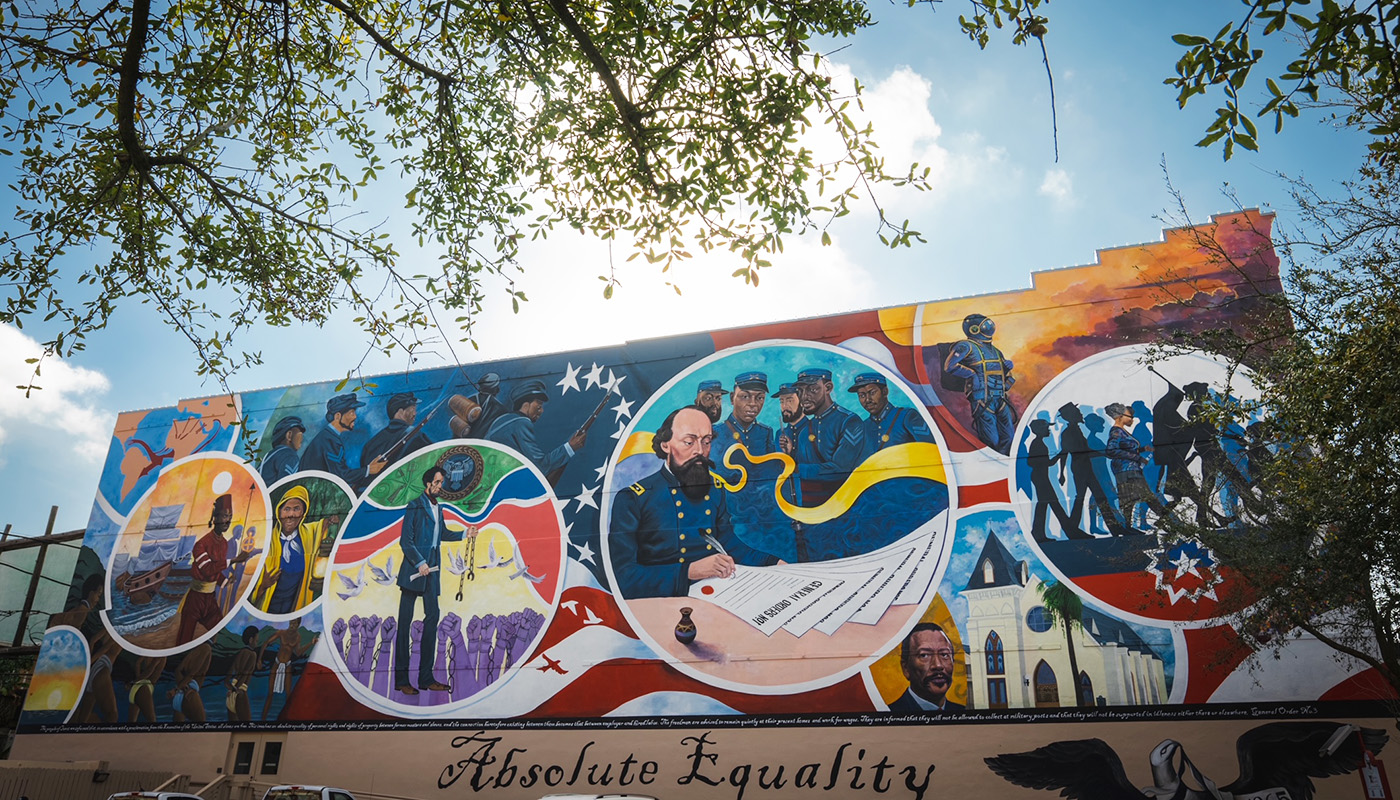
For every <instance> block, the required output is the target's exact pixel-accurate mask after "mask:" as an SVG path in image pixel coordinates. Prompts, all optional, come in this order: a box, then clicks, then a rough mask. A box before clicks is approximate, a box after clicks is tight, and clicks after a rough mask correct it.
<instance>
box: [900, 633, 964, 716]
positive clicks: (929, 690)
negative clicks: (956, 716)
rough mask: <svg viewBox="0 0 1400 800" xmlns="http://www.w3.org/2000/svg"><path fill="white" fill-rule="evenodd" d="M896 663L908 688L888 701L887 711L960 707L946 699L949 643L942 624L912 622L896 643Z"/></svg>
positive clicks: (949, 674)
mask: <svg viewBox="0 0 1400 800" xmlns="http://www.w3.org/2000/svg"><path fill="white" fill-rule="evenodd" d="M899 666H900V668H901V669H902V670H904V677H905V679H907V680H908V681H909V688H908V689H906V690H904V694H902V695H900V696H899V697H898V698H896V699H895V700H894V701H893V702H892V703H890V711H894V712H898V713H905V714H949V713H954V712H958V711H963V710H964V708H963V706H962V704H961V703H955V702H953V701H952V700H949V699H948V690H949V689H950V688H952V686H953V642H952V640H950V639H949V638H948V634H946V633H944V632H943V628H942V627H940V626H938V625H935V624H934V623H932V622H920V623H919V624H918V625H915V626H914V629H913V630H911V631H909V635H908V636H906V637H904V643H903V644H901V645H900V646H899Z"/></svg>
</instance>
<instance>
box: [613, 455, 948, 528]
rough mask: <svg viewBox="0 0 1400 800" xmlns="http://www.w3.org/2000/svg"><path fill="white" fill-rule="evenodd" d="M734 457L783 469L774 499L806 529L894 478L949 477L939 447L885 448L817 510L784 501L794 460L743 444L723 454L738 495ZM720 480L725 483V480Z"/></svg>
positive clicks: (744, 478) (743, 476)
mask: <svg viewBox="0 0 1400 800" xmlns="http://www.w3.org/2000/svg"><path fill="white" fill-rule="evenodd" d="M634 438H635V437H634ZM630 444H631V443H630V442H629V445H630ZM735 453H743V455H744V457H745V458H747V459H748V460H749V461H750V462H751V463H754V464H763V463H766V462H769V461H776V462H778V463H779V464H781V465H782V468H783V471H782V474H781V475H779V476H778V480H777V481H776V482H775V483H774V484H773V497H774V499H775V500H777V502H778V507H779V508H781V509H782V510H783V513H784V514H787V515H788V516H789V517H791V518H792V519H795V520H797V521H798V522H801V523H802V524H804V525H816V524H819V523H822V522H826V521H828V520H832V519H835V518H837V517H839V516H841V515H842V514H844V513H846V511H847V510H849V509H850V507H851V506H852V505H853V504H854V503H855V501H856V498H857V497H860V494H861V492H864V491H865V490H866V489H869V488H870V487H871V486H874V485H875V484H877V483H879V482H881V481H885V480H889V479H891V478H924V479H926V480H931V481H936V482H938V483H945V484H946V483H947V482H948V477H947V475H946V474H945V473H944V471H943V453H942V452H941V451H940V450H939V449H938V445H936V444H931V443H928V442H909V443H907V444H897V445H894V446H891V447H886V448H885V449H884V450H881V451H880V452H878V453H876V454H875V455H873V456H871V457H869V458H867V459H866V460H865V461H864V462H862V463H861V465H860V466H858V467H856V468H855V471H853V472H852V473H851V474H850V475H849V476H848V477H847V478H846V481H845V482H844V483H842V484H841V488H839V489H837V490H836V493H835V494H833V495H832V496H831V498H830V499H828V500H827V501H826V502H825V503H822V504H821V505H819V506H817V507H815V508H804V507H802V506H798V505H793V504H792V503H790V502H788V500H787V499H786V498H785V497H783V485H784V484H786V483H787V481H788V480H789V479H790V478H791V477H792V473H793V471H794V470H795V469H796V467H797V465H796V463H795V462H794V461H793V460H792V456H789V455H788V454H786V453H769V454H767V455H762V456H755V455H753V454H752V453H750V452H749V449H748V448H747V447H745V446H744V445H743V444H742V443H738V444H734V445H732V446H730V448H729V449H728V450H726V451H724V465H725V466H726V467H728V468H730V469H733V470H738V472H739V479H738V480H737V481H736V482H734V483H729V482H728V481H724V487H725V488H726V489H728V490H729V491H731V492H737V491H739V490H740V489H743V488H744V486H745V485H746V484H747V483H748V480H749V472H748V470H747V469H745V468H744V467H743V466H742V465H740V464H736V463H734V458H733V457H734V455H735ZM721 480H722V481H723V478H721Z"/></svg>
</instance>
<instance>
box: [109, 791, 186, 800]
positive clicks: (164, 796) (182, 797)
mask: <svg viewBox="0 0 1400 800" xmlns="http://www.w3.org/2000/svg"><path fill="white" fill-rule="evenodd" d="M107 800H204V798H203V797H200V796H199V795H197V794H189V793H188V792H117V793H116V794H114V795H111V796H109V797H108V798H107Z"/></svg>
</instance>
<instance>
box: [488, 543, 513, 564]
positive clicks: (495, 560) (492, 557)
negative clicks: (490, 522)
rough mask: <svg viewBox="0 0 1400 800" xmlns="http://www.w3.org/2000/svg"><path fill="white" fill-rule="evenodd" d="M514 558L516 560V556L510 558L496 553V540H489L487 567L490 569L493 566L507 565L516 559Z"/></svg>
mask: <svg viewBox="0 0 1400 800" xmlns="http://www.w3.org/2000/svg"><path fill="white" fill-rule="evenodd" d="M514 560H515V557H514V556H512V557H510V558H501V557H500V556H499V555H497V554H496V543H495V542H494V541H493V542H489V543H488V544H487V545H486V568H487V569H490V568H492V567H504V566H506V565H507V564H509V563H510V562H512V561H514Z"/></svg>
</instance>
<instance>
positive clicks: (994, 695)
mask: <svg viewBox="0 0 1400 800" xmlns="http://www.w3.org/2000/svg"><path fill="white" fill-rule="evenodd" d="M987 708H1007V702H1006V679H1005V678H988V679H987Z"/></svg>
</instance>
